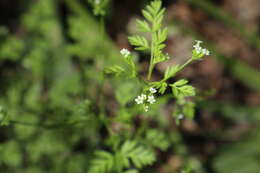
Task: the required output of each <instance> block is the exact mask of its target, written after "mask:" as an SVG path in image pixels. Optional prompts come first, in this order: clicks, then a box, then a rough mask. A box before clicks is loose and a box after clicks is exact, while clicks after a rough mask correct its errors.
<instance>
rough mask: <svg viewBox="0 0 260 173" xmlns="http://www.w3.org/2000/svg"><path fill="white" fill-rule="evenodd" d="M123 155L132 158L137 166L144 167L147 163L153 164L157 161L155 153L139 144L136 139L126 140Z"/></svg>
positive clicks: (122, 148)
mask: <svg viewBox="0 0 260 173" xmlns="http://www.w3.org/2000/svg"><path fill="white" fill-rule="evenodd" d="M121 152H122V153H123V156H125V157H126V158H128V159H130V160H131V161H132V162H133V164H134V165H135V166H136V167H137V168H143V167H144V166H146V165H151V164H152V163H153V162H154V161H155V155H154V153H153V152H152V151H151V150H149V149H148V148H145V147H144V146H141V145H138V144H137V142H135V141H126V142H125V143H124V144H123V145H122V147H121Z"/></svg>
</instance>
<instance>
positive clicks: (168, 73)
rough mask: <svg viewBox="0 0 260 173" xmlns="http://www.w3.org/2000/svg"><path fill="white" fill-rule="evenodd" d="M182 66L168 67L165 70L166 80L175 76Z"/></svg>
mask: <svg viewBox="0 0 260 173" xmlns="http://www.w3.org/2000/svg"><path fill="white" fill-rule="evenodd" d="M179 70H180V66H179V65H176V66H173V67H167V69H166V71H165V72H164V80H168V79H169V78H171V77H174V76H175V74H176V73H177V72H179Z"/></svg>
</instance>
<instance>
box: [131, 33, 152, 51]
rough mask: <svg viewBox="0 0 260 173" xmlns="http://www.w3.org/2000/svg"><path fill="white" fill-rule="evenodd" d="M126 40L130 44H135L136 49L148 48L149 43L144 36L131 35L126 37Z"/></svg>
mask: <svg viewBox="0 0 260 173" xmlns="http://www.w3.org/2000/svg"><path fill="white" fill-rule="evenodd" d="M128 40H129V42H130V44H131V45H132V46H135V47H136V48H135V49H136V50H148V49H149V44H148V41H147V40H146V38H144V37H143V36H131V37H128Z"/></svg>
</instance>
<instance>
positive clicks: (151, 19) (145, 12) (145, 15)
mask: <svg viewBox="0 0 260 173" xmlns="http://www.w3.org/2000/svg"><path fill="white" fill-rule="evenodd" d="M142 13H143V15H144V17H145V18H146V19H147V20H148V21H150V22H153V16H152V15H151V14H150V13H149V12H148V11H146V10H142Z"/></svg>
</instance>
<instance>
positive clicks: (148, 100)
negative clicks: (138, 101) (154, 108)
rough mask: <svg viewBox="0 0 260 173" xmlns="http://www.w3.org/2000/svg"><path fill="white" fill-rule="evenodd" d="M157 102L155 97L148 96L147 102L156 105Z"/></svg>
mask: <svg viewBox="0 0 260 173" xmlns="http://www.w3.org/2000/svg"><path fill="white" fill-rule="evenodd" d="M155 101H156V100H155V98H154V96H153V95H151V96H148V99H147V102H149V103H150V104H154V102H155Z"/></svg>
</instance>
